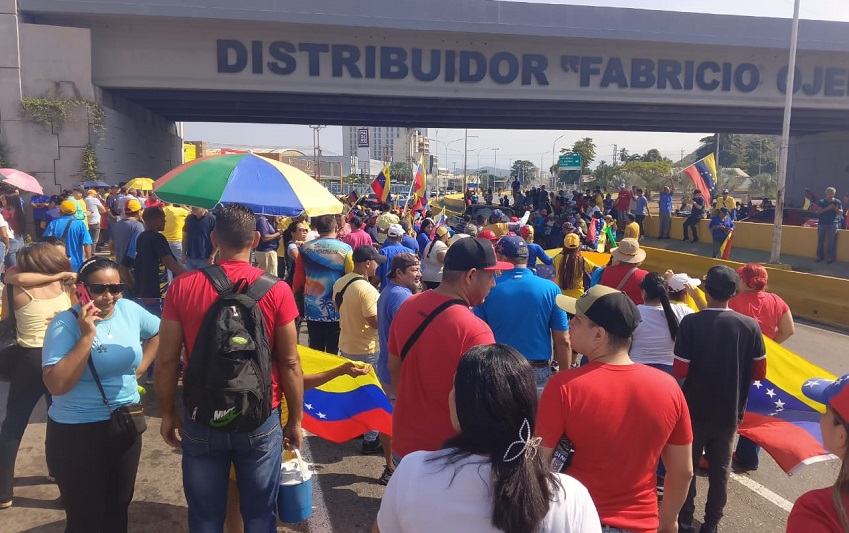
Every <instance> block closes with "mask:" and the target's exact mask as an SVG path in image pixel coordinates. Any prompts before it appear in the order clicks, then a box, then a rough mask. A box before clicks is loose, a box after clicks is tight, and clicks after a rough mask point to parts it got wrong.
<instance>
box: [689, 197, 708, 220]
mask: <svg viewBox="0 0 849 533" xmlns="http://www.w3.org/2000/svg"><path fill="white" fill-rule="evenodd" d="M704 214H705V199H704V198H703V197H701V196H699V197H698V198H693V209H692V211H691V212H690V216H693V217H701V216H704Z"/></svg>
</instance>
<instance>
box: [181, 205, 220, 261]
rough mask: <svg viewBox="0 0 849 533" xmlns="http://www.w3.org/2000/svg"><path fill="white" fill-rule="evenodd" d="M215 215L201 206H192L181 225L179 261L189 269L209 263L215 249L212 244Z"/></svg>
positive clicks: (213, 256)
mask: <svg viewBox="0 0 849 533" xmlns="http://www.w3.org/2000/svg"><path fill="white" fill-rule="evenodd" d="M214 229H215V215H213V214H212V213H211V212H209V211H207V210H206V209H203V208H201V207H193V208H192V214H191V215H189V216H187V217H186V223H185V225H184V226H183V257H182V258H180V259H181V260H180V262H181V263H183V264H184V265H186V267H187V268H188V269H189V270H200V269H202V268H205V267H207V266H209V265H211V264H212V263H213V261H214V259H215V254H216V252H217V250H216V249H215V247H214V246H213V244H212V237H211V235H212V231H213V230H214Z"/></svg>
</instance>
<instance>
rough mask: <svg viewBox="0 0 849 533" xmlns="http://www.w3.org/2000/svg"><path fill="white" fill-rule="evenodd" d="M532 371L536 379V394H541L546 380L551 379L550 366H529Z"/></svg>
mask: <svg viewBox="0 0 849 533" xmlns="http://www.w3.org/2000/svg"><path fill="white" fill-rule="evenodd" d="M531 368H532V369H533V371H534V378H535V379H536V381H537V396H540V395H542V390H543V389H544V388H545V385H546V383H548V380H549V379H551V366H548V365H547V366H541V367H536V366H532V367H531Z"/></svg>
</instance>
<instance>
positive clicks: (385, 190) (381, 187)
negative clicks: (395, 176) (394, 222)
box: [371, 165, 392, 202]
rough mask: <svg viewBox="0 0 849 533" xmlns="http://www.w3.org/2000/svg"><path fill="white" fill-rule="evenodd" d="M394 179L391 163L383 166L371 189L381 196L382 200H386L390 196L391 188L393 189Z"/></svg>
mask: <svg viewBox="0 0 849 533" xmlns="http://www.w3.org/2000/svg"><path fill="white" fill-rule="evenodd" d="M391 185H392V179H391V173H390V172H389V165H386V166H385V167H383V170H381V171H380V174H378V175H377V177H376V178H374V181H372V182H371V189H372V190H373V191H374V193H375V194H376V195H377V197H378V198H380V201H381V202H386V201H387V199H388V198H389V190H390V189H391Z"/></svg>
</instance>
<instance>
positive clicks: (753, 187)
mask: <svg viewBox="0 0 849 533" xmlns="http://www.w3.org/2000/svg"><path fill="white" fill-rule="evenodd" d="M750 179H751V181H750V182H749V183H750V185H749V193H750V195H752V194H754V193H758V194H760V195H761V196H762V197H767V198H775V194H776V191H777V190H778V180H777V178H776V177H775V176H774V175H772V174H758V175H756V176H752V177H751V178H750Z"/></svg>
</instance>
